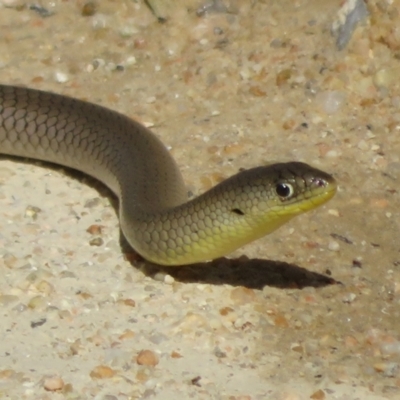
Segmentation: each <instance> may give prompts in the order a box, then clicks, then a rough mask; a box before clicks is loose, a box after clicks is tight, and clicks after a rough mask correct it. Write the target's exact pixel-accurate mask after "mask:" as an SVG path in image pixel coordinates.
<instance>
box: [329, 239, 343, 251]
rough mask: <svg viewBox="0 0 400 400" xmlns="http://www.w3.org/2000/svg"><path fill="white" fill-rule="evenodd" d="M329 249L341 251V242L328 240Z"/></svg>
mask: <svg viewBox="0 0 400 400" xmlns="http://www.w3.org/2000/svg"><path fill="white" fill-rule="evenodd" d="M328 249H329V250H331V251H339V250H340V244H339V243H338V242H337V241H336V240H330V241H329V242H328Z"/></svg>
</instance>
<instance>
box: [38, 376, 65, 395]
mask: <svg viewBox="0 0 400 400" xmlns="http://www.w3.org/2000/svg"><path fill="white" fill-rule="evenodd" d="M63 387H64V381H63V380H62V379H61V378H60V377H59V376H53V377H51V378H45V379H44V381H43V388H44V389H45V390H47V391H48V392H56V391H58V390H61V389H62V388H63Z"/></svg>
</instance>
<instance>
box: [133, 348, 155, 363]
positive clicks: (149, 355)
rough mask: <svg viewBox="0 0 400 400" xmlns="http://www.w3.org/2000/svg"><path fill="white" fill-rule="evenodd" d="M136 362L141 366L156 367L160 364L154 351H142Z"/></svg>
mask: <svg viewBox="0 0 400 400" xmlns="http://www.w3.org/2000/svg"><path fill="white" fill-rule="evenodd" d="M136 362H137V363H138V364H139V365H148V366H152V367H154V366H156V365H157V364H158V363H159V358H158V356H157V354H156V353H154V351H151V350H142V351H140V353H139V354H138V355H137V357H136Z"/></svg>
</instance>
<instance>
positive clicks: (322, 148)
mask: <svg viewBox="0 0 400 400" xmlns="http://www.w3.org/2000/svg"><path fill="white" fill-rule="evenodd" d="M340 3H341V1H340V0H337V1H334V0H309V1H305V0H304V1H301V0H298V1H293V0H280V1H272V0H271V1H240V0H237V1H231V2H227V3H225V4H226V5H227V6H228V8H227V10H220V11H224V12H217V13H214V12H212V11H213V10H212V9H210V10H209V12H208V13H206V15H204V16H202V17H198V16H196V13H195V9H194V8H193V7H191V6H188V7H187V6H185V2H183V1H182V2H181V3H180V6H181V7H176V9H174V11H173V12H172V13H171V15H170V19H169V20H168V21H167V22H166V23H164V24H160V23H159V22H158V21H157V19H156V18H155V17H154V16H153V15H152V14H151V12H150V11H149V10H148V8H147V7H145V6H144V4H143V3H142V2H141V1H128V0H121V1H106V0H104V1H101V2H100V1H99V2H98V3H97V7H95V8H94V9H93V8H92V7H91V5H90V4H89V5H88V4H85V3H84V2H82V1H62V0H52V1H46V0H43V1H41V2H40V3H35V4H39V5H41V6H42V7H43V9H42V10H41V9H38V8H37V7H36V9H30V7H29V6H30V5H31V4H32V3H26V4H25V3H24V2H18V1H13V0H3V1H2V2H0V4H1V7H0V82H3V83H8V84H16V85H17V84H18V85H27V86H30V87H34V88H39V89H43V90H50V91H54V92H58V93H63V94H67V95H71V96H74V97H78V98H83V99H87V100H90V101H92V102H95V103H99V104H102V105H105V106H107V107H110V108H113V109H116V110H119V111H120V112H123V113H125V114H127V115H129V116H131V117H133V118H136V119H138V120H139V121H141V122H143V123H146V124H148V125H151V126H152V127H153V128H152V129H153V130H154V131H155V132H156V133H157V134H158V135H159V137H160V138H162V140H163V141H164V143H166V144H167V145H168V146H169V147H170V148H171V153H172V155H173V156H174V157H175V158H176V159H177V161H178V163H179V165H180V166H181V168H182V172H183V174H184V177H185V179H186V181H187V184H188V188H189V190H190V191H191V192H193V193H194V194H198V193H200V192H202V191H204V190H206V189H208V188H209V187H210V186H212V185H214V184H215V183H216V182H218V181H220V180H221V179H223V178H225V177H228V176H230V175H231V174H233V173H235V172H237V171H238V170H239V169H240V168H248V167H252V166H256V165H260V164H264V163H266V162H270V161H289V160H300V161H304V162H307V163H310V164H312V165H314V166H316V167H318V168H321V169H324V170H326V171H328V172H330V173H332V174H333V175H334V176H335V178H336V179H337V180H338V182H339V185H340V187H339V192H338V194H337V196H336V197H335V198H334V199H333V200H332V201H331V202H330V203H328V204H327V205H326V206H324V207H322V208H320V209H318V210H316V211H313V212H311V213H309V214H306V215H303V216H301V217H299V218H297V219H296V220H294V221H292V222H291V223H290V224H288V225H286V226H284V227H282V228H281V229H280V230H279V231H277V232H276V233H274V234H273V235H271V236H268V237H266V238H264V239H262V240H259V241H257V242H255V243H253V244H251V245H248V246H246V247H244V248H242V249H239V250H238V251H236V252H235V253H234V254H231V255H229V258H224V259H221V260H217V261H214V262H211V263H207V264H204V265H199V266H197V265H196V266H191V267H183V268H175V269H160V268H158V267H156V266H153V265H150V264H148V263H146V262H144V261H141V260H139V259H138V258H135V257H133V258H132V257H131V258H129V260H128V259H127V257H125V255H124V252H123V248H122V247H121V244H120V234H119V228H118V219H117V217H116V213H115V208H114V206H113V198H112V196H111V195H110V193H109V192H108V191H107V190H106V189H105V188H104V187H103V186H102V185H101V184H98V183H96V182H93V181H92V180H90V179H88V178H87V177H84V176H82V175H79V174H72V175H71V174H70V173H67V174H64V173H63V172H64V171H63V170H60V169H57V168H55V169H54V168H50V167H49V166H46V165H42V164H40V163H36V162H31V163H26V162H23V160H10V159H6V158H3V159H1V160H0V273H1V279H0V313H1V325H0V326H1V330H0V335H1V336H0V338H1V339H0V398H4V399H64V398H66V399H91V398H93V399H102V400H103V399H104V400H114V399H122V400H124V399H163V400H169V399H171V400H173V399H174V400H175V399H223V400H256V399H257V400H260V399H272V400H274V399H276V400H278V399H279V400H300V399H310V398H311V399H319V400H323V399H341V400H356V399H363V400H370V399H371V400H372V399H398V398H400V319H399V313H400V308H399V307H400V253H399V251H400V245H399V239H398V238H399V215H398V209H399V202H400V199H399V188H398V186H399V179H400V159H399V157H400V156H399V155H400V138H399V129H400V113H399V104H400V88H399V80H398V78H397V77H398V74H399V72H400V70H399V58H400V31H399V28H398V27H399V26H400V17H399V15H400V4H399V1H398V0H394V1H390V2H389V1H386V0H379V1H372V0H371V1H368V7H369V11H370V13H371V18H370V19H369V21H368V22H367V23H366V24H365V25H363V26H361V27H359V28H358V29H357V30H356V31H355V32H354V35H353V38H352V41H351V42H350V43H349V45H348V46H347V47H346V48H345V49H344V50H342V51H338V49H337V48H336V44H335V38H333V37H332V35H331V33H330V28H331V25H332V23H333V21H334V20H335V18H336V13H337V11H338V9H339V7H340ZM24 4H25V6H24ZM9 6H11V7H9ZM44 10H47V11H49V13H48V15H46V12H44ZM40 11H41V12H40ZM82 14H93V15H82ZM0 150H1V149H0ZM88 228H90V229H89V232H88ZM336 282H340V284H339V283H336Z"/></svg>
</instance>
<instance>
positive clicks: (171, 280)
mask: <svg viewBox="0 0 400 400" xmlns="http://www.w3.org/2000/svg"><path fill="white" fill-rule="evenodd" d="M174 282H175V279H174V277H173V276H171V275H168V274H167V275H165V277H164V283H167V284H168V285H172V284H173V283H174Z"/></svg>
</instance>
